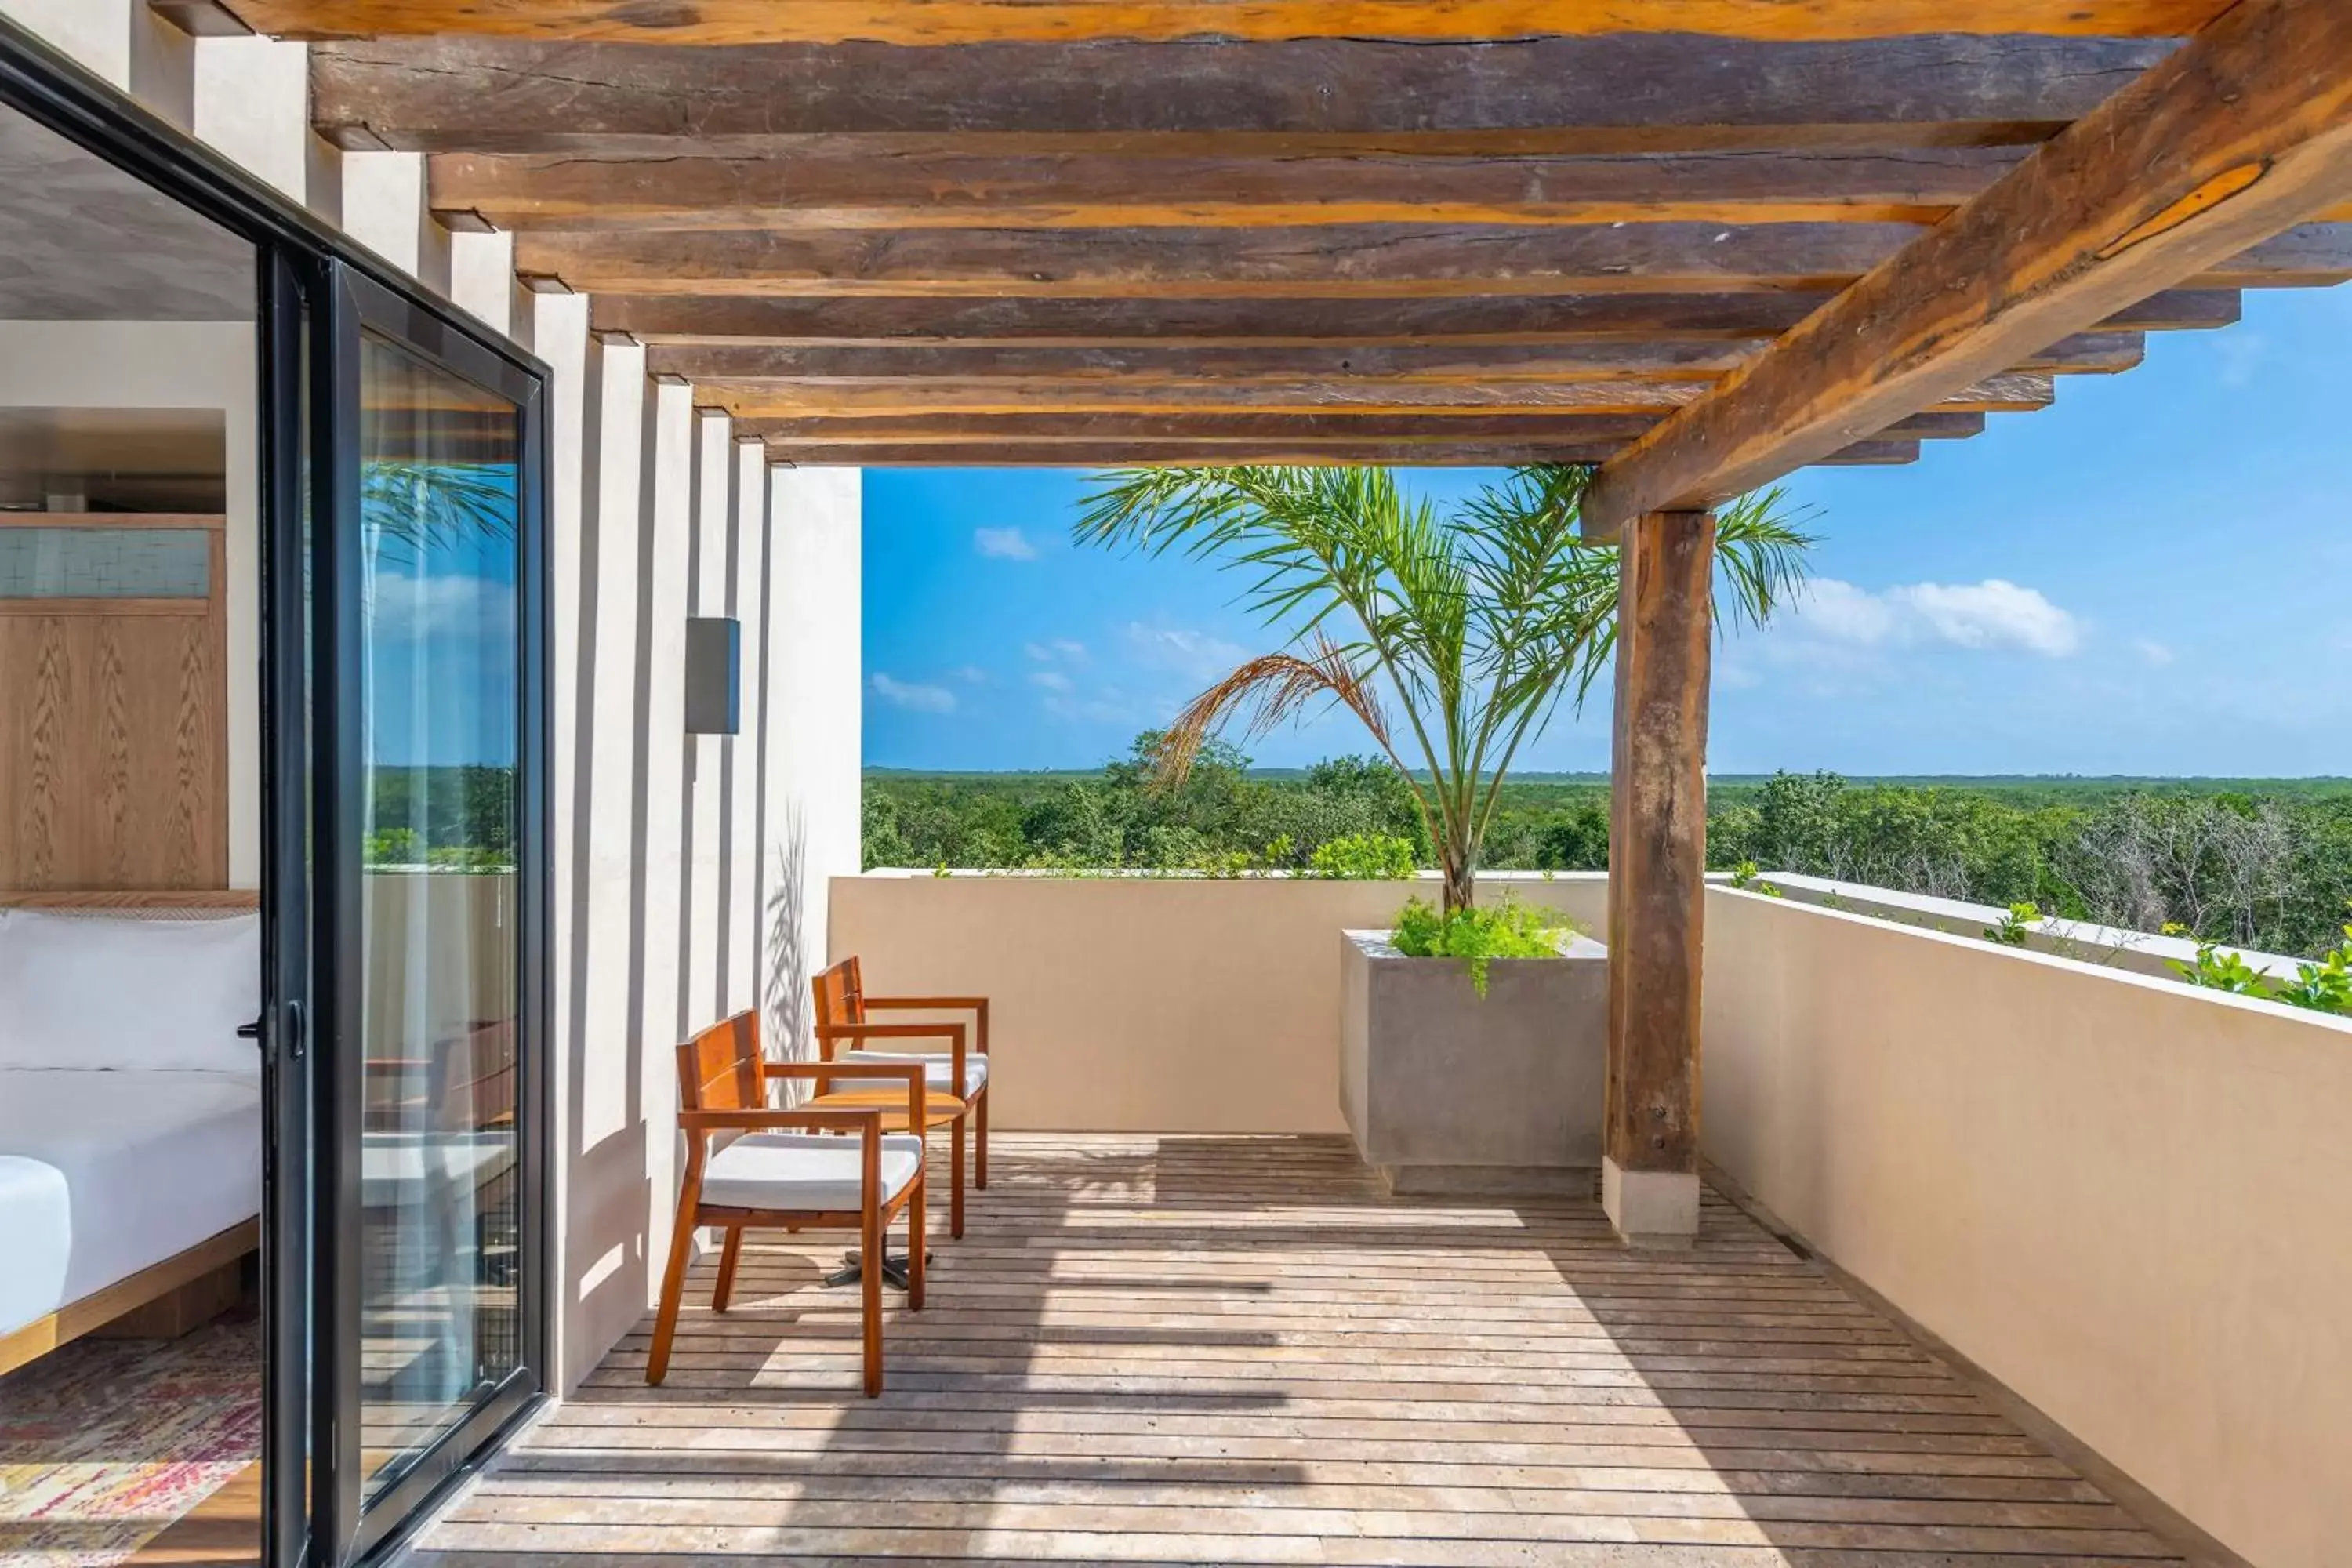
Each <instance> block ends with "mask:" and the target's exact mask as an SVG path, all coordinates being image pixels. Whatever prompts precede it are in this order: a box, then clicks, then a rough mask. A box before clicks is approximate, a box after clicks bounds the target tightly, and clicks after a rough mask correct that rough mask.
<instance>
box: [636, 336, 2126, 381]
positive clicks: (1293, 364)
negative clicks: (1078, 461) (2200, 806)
mask: <svg viewBox="0 0 2352 1568" xmlns="http://www.w3.org/2000/svg"><path fill="white" fill-rule="evenodd" d="M2145 344H2146V340H2145V339H2144V338H2143V337H2142V336H2141V334H2139V333H2137V332H2084V333H2078V334H2076V335H2075V336H2074V337H2071V338H2067V339H2065V340H2063V341H2062V342H2056V343H2053V344H2052V345H2050V347H2048V348H2046V349H2043V350H2042V351H2040V352H2039V353H2034V354H2032V355H2031V356H2029V357H2028V358H2027V359H2026V360H2025V362H2024V363H2021V364H2019V365H2017V366H2015V367H2013V368H2015V369H2018V370H2021V371H2045V372H2050V373H2053V374H2112V373H2114V372H2117V371H2124V370H2129V369H2130V368H2131V367H2132V366H2134V365H2136V364H2137V363H2140V360H2141V358H2142V356H2143V354H2144V353H2145ZM1756 352H1757V351H1756V345H1754V344H1753V343H1748V342H1725V341H1721V340H1712V339H1705V338H1695V339H1689V340H1685V341H1677V340H1674V339H1666V340H1659V341H1651V342H1612V341H1606V340H1603V341H1597V342H1569V343H1405V344H1328V345H1326V344H1304V345H1281V346H1265V345H1259V344H1234V345H1228V344H1214V343H1211V344H1195V343H1189V342H1175V343H1152V344H1122V345H1116V346H1111V345H1092V344H1081V345H1072V346H1062V345H1043V346H1041V345H1036V344H1029V343H1005V344H997V343H988V344H977V345H975V344H969V343H940V344H913V343H894V342H880V343H814V344H807V343H771V342H693V343H682V342H656V343H655V344H653V345H652V346H651V347H650V348H648V349H647V351H646V368H647V370H648V371H649V372H651V373H652V374H662V375H678V376H684V377H686V378H687V379H688V380H691V381H770V380H774V381H834V380H848V381H865V382H882V381H896V382H916V383H922V382H930V381H935V380H936V381H991V380H998V379H1009V380H1037V381H1078V380H1089V379H1099V380H1104V381H1113V380H1116V381H1118V382H1120V383H1122V384H1127V385H1132V386H1155V385H1170V384H1184V383H1212V384H1218V385H1223V386H1249V385H1256V384H1297V383H1299V382H1303V381H1329V382H1347V383H1350V384H1375V383H1385V382H1422V383H1431V384H1463V383H1471V384H1490V383H1496V382H1523V381H1533V382H1545V381H1590V380H1597V379H1601V378H1604V377H1611V376H1625V377H1632V378H1636V379H1655V380H1680V379H1696V378H1697V377H1700V376H1707V375H1722V374H1726V373H1727V372H1729V371H1730V370H1732V369H1733V368H1734V367H1735V366H1737V365H1738V364H1739V363H1741V362H1742V361H1743V360H1745V359H1747V358H1748V356H1749V355H1751V354H1753V353H1756Z"/></svg>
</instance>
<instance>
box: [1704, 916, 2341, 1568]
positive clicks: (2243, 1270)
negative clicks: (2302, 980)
mask: <svg viewBox="0 0 2352 1568" xmlns="http://www.w3.org/2000/svg"><path fill="white" fill-rule="evenodd" d="M1706 920H1707V928H1706V999H1705V1006H1706V1047H1705V1053H1706V1060H1705V1082H1706V1100H1705V1106H1704V1121H1703V1125H1702V1145H1703V1149H1704V1152H1705V1154H1706V1158H1707V1159H1709V1160H1710V1161H1711V1162H1713V1163H1715V1164H1716V1165H1717V1166H1718V1167H1719V1168H1720V1169H1721V1171H1722V1172H1723V1173H1725V1174H1727V1175H1728V1176H1729V1177H1730V1178H1731V1179H1732V1180H1733V1181H1734V1182H1736V1183H1738V1184H1739V1185H1740V1186H1741V1187H1743V1188H1745V1189H1746V1190H1747V1191H1748V1193H1749V1194H1753V1195H1754V1196H1755V1197H1756V1198H1757V1199H1758V1200H1759V1201H1760V1202H1761V1203H1762V1204H1763V1205H1765V1206H1766V1207H1768V1208H1769V1209H1770V1210H1772V1211H1773V1212H1774V1213H1775V1214H1777V1215H1780V1217H1781V1218H1782V1219H1784V1220H1786V1221H1787V1222H1788V1224H1789V1225H1790V1226H1791V1227H1792V1228H1793V1229H1794V1230H1795V1231H1796V1232H1797V1233H1798V1234H1799V1235H1801V1236H1802V1237H1804V1238H1805V1239H1806V1241H1807V1242H1808V1243H1809V1244H1810V1245H1811V1246H1812V1247H1815V1248H1816V1249H1818V1250H1819V1251H1820V1252H1821V1253H1822V1255H1823V1256H1825V1257H1827V1258H1831V1259H1832V1260H1833V1261H1834V1262H1835V1263H1837V1264H1838V1265H1839V1266H1840V1267H1841V1268H1844V1269H1846V1270H1847V1271H1848V1272H1849V1273H1851V1274H1853V1276H1854V1277H1855V1278H1857V1279H1861V1280H1862V1281H1863V1282H1864V1284H1866V1285H1868V1286H1869V1287H1871V1288H1872V1289H1874V1290H1876V1291H1877V1292H1878V1293H1879V1294H1881V1295H1883V1296H1884V1297H1885V1298H1886V1299H1887V1300H1889V1301H1891V1302H1893V1303H1894V1304H1895V1306H1896V1307H1898V1308H1899V1309H1901V1310H1903V1311H1904V1312H1906V1313H1907V1314H1908V1315H1909V1316H1911V1317H1912V1318H1913V1319H1915V1320H1916V1321H1918V1322H1919V1323H1920V1324H1922V1325H1923V1326H1924V1327H1926V1328H1927V1329H1928V1330H1930V1331H1933V1332H1935V1333H1936V1334H1937V1335H1939V1336H1940V1337H1942V1338H1943V1339H1944V1340H1945V1341H1946V1342H1948V1343H1949V1344H1950V1345H1951V1346H1952V1347H1953V1348H1954V1349H1956V1350H1958V1352H1960V1353H1961V1354H1963V1355H1966V1356H1968V1357H1969V1359H1971V1360H1972V1361H1974V1362H1976V1363H1978V1364H1979V1366H1981V1367H1983V1368H1984V1369H1985V1370H1987V1371H1988V1372H1990V1373H1992V1374H1993V1375H1994V1376H1995V1377H1997V1378H1999V1379H2000V1380H2001V1381H2002V1382H2003V1383H2005V1384H2008V1385H2009V1387H2011V1389H2012V1390H2014V1391H2016V1392H2017V1393H2018V1394H2021V1395H2022V1396H2023V1397H2024V1398H2025V1399H2027V1400H2028V1401H2030V1402H2031V1403H2032V1404H2033V1405H2036V1406H2037V1407H2039V1408H2040V1409H2041V1410H2042V1412H2043V1413H2044V1414H2046V1415H2049V1416H2051V1417H2052V1418H2053V1419H2054V1420H2055V1421H2057V1422H2058V1423H2059V1425H2061V1426H2063V1427H2065V1428H2066V1429H2067V1430H2068V1431H2070V1432H2071V1433H2073V1434H2074V1436H2076V1437H2078V1438H2080V1439H2082V1440H2083V1441H2084V1442H2085V1443H2087V1444H2089V1445H2090V1446H2091V1447H2092V1448H2094V1449H2095V1450H2096V1451H2097V1452H2098V1453H2099V1454H2101V1455H2102V1456H2104V1457H2105V1458H2107V1459H2108V1460H2110V1461H2112V1462H2113V1463H2114V1464H2116V1465H2117V1466H2118V1467H2120V1468H2122V1469H2123V1470H2124V1471H2125V1472H2126V1474H2128V1475H2129V1476H2131V1477H2132V1478H2133V1479H2135V1480H2137V1481H2138V1482H2139V1483H2140V1484H2141V1485H2143V1486H2145V1487H2147V1488H2148V1489H2150V1490H2152V1491H2154V1492H2155V1493H2156V1494H2157V1495H2158V1497H2160V1498H2162V1499H2163V1500H2165V1501H2166V1502H2168V1503H2169V1504H2170V1505H2171V1506H2173V1507H2174V1508H2176V1509H2178V1510H2180V1512H2181V1513H2183V1514H2185V1515H2186V1516H2188V1518H2189V1519H2190V1520H2191V1521H2194V1522H2195V1523H2197V1524H2198V1525H2200V1526H2201V1527H2202V1528H2203V1529H2205V1530H2206V1531H2210V1532H2211V1533H2212V1534H2213V1535H2214V1536H2216V1537H2218V1538H2219V1539H2221V1541H2222V1542H2225V1543H2227V1544H2228V1545H2230V1546H2231V1547H2232V1548H2233V1549H2234V1550H2236V1551H2238V1552H2242V1554H2243V1555H2244V1556H2246V1557H2247V1558H2248V1559H2249V1560H2251V1561H2252V1562H2254V1563H2262V1564H2264V1565H2265V1568H2321V1565H2322V1564H2324V1563H2326V1564H2333V1563H2343V1562H2345V1561H2346V1557H2345V1550H2346V1548H2345V1543H2346V1542H2347V1541H2352V1489H2347V1487H2346V1486H2345V1485H2344V1481H2345V1479H2346V1478H2347V1477H2352V1172H2347V1155H2352V1020H2339V1019H2328V1018H2324V1017H2321V1016H2316V1015H2312V1014H2304V1013H2296V1012H2293V1011H2291V1010H2289V1009H2286V1008H2284V1007H2281V1006H2278V1005H2274V1004H2269V1003H2259V1002H2249V1001H2246V1000H2244V999H2242V998H2239V997H2235V996H2227V995H2222V994H2217V993H2213V992H2208V991H2198V990H2194V989H2191V988H2190V987H2189V986H2187V985H2185V984H2180V983H2179V982H2178V981H2172V980H2158V979H2152V978H2147V977H2145V976H2141V975H2137V974H2133V973H2121V972H2118V971H2117V970H2116V969H2113V968H2105V967H2099V966H2095V965H2090V964H2085V963H2079V962H2074V961H2070V960H2067V959H2063V958H2058V957H2053V956H2047V955H2043V954H2040V953H2035V952H2019V951H2016V950H2013V949H2010V948H2004V947H2000V946H1996V945H1994V944H1992V943H1990V942H1984V941H1982V940H1979V939H1973V938H1969V937H1960V936H1950V935H1945V934H1940V933H1936V932H1930V931H1920V930H1917V929H1915V928H1911V927H1907V926H1900V925H1893V924H1889V923H1886V922H1885V921H1883V920H1875V919H1871V918H1867V917H1865V916H1863V915H1859V914H1853V913H1846V912H1841V911H1838V910H1827V909H1821V908H1815V907H1811V906H1808V905H1806V904H1803V903H1800V902H1797V901H1795V900H1789V899H1777V900H1776V899H1768V898H1764V897H1761V896H1759V895H1757V894H1753V893H1742V892H1736V891H1733V890H1731V889H1715V890H1714V891H1713V892H1712V893H1711V894H1710V896H1709V899H1708V901H1707V911H1706Z"/></svg>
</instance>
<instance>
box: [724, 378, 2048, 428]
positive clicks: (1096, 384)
mask: <svg viewBox="0 0 2352 1568" xmlns="http://www.w3.org/2000/svg"><path fill="white" fill-rule="evenodd" d="M1710 388H1711V384H1709V383H1693V382H1671V381H1603V382H1538V383H1530V384H1517V385H1515V384H1499V385H1459V386H1423V385H1414V384H1385V385H1373V386H1365V387H1356V386H1349V385H1347V384H1335V383H1316V382H1306V383H1299V384H1289V385H1271V386H1266V385H1260V386H1234V385H1230V384H1219V383H1204V384H1197V385H1173V386H1130V385H1128V384H1124V383H1120V382H1116V381H1110V382H1105V381H1093V382H1024V381H1010V380H1001V381H982V382H946V381H931V382H926V383H905V384H901V383H891V382H885V383H879V384H876V383H856V382H820V383H803V382H784V381H752V382H724V381H704V382H699V383H698V384H696V387H695V401H696V402H697V403H698V404H701V405H704V406H706V407H713V408H723V409H725V410H726V411H727V412H728V413H730V414H732V415H734V416H736V417H738V418H745V419H751V418H767V417H777V416H787V415H796V414H857V413H872V414H901V415H915V414H940V415H946V414H957V413H967V414H1024V413H1025V414H1055V413H1064V414H1079V413H1103V414H1116V413H1129V414H1153V413H1172V412H1177V411H1180V410H1183V409H1193V410H1216V409H1226V410H1234V411H1239V410H1243V409H1255V410H1258V411H1261V412H1265V413H1294V414H1318V413H1336V412H1341V411H1348V410H1352V411H1355V412H1359V413H1365V414H1403V413H1412V414H1417V415H1419V416H1423V417H1425V418H1429V419H1432V420H1439V419H1444V418H1449V417H1453V416H1466V415H1474V414H1479V413H1490V412H1497V411H1502V410H1507V409H1520V410H1526V411H1542V410H1553V411H1558V412H1561V413H1577V414H1648V415H1650V416H1652V417H1661V416H1664V415H1665V414H1667V413H1671V412H1674V411H1675V410H1678V409H1680V408H1681V407H1682V406H1684V405H1685V404H1688V403H1691V402H1693V401H1696V399H1697V398H1699V397H1700V396H1702V395H1705V394H1706V392H1708V391H1709V390H1710ZM2052 396H2053V391H2052V384H2051V380H2050V378H2049V377H2048V376H2045V375H2032V374H2016V373H2006V374H2000V375H1991V376H1987V377H1986V378H1985V379H1984V380H1983V381H1981V382H1979V383H1978V384H1976V385H1974V386H1970V387H1966V388H1963V389H1961V390H1960V391H1958V392H1957V393H1955V394H1954V395H1953V396H1952V397H1950V398H1948V399H1947V400H1946V401H1944V402H1943V403H1942V404H1940V405H1938V406H1939V408H1940V409H1942V410H1943V411H1945V412H1949V413H1988V412H1990V413H2023V412H2031V411H2032V410H2033V409H2037V408H2041V407H2043V406H2046V405H2048V404H2049V403H2050V401H2051V399H2052ZM1901 417H1903V416H1902V415H1896V416H1893V417H1891V418H1890V419H1889V421H1888V423H1890V424H1891V423H1893V422H1894V420H1895V419H1899V418H1901ZM1864 434H1865V435H1874V434H1876V432H1875V431H1868V432H1864ZM1856 438H1857V439H1859V438H1860V437H1856ZM1841 444H1842V445H1843V443H1841Z"/></svg>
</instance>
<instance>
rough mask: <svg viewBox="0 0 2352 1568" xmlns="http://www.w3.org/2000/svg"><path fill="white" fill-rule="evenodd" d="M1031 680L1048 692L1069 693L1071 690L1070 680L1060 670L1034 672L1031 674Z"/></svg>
mask: <svg viewBox="0 0 2352 1568" xmlns="http://www.w3.org/2000/svg"><path fill="white" fill-rule="evenodd" d="M1029 679H1031V680H1033V681H1034V682H1035V683H1036V684H1038V685H1039V686H1042V687H1044V688H1045V689H1046V690H1048V691H1067V690H1069V689H1070V685H1071V682H1070V678H1069V677H1068V676H1066V675H1064V674H1063V673H1062V672H1061V671H1060V670H1058V669H1040V670H1034V671H1032V672H1031V674H1030V677H1029Z"/></svg>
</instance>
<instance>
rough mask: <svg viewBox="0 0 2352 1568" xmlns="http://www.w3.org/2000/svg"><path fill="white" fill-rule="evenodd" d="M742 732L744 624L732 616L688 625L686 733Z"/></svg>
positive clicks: (690, 621) (701, 619)
mask: <svg viewBox="0 0 2352 1568" xmlns="http://www.w3.org/2000/svg"><path fill="white" fill-rule="evenodd" d="M742 728H743V623H742V622H740V621H739V620H736V619H735V618H734V617H732V616H688V617H687V621H686V732H687V733H688V734H689V735H732V734H736V733H738V732H740V731H741V729H742Z"/></svg>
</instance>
